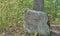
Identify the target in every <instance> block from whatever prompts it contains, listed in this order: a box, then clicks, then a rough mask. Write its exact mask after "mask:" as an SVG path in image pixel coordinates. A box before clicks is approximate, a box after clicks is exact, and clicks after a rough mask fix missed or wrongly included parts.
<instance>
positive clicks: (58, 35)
mask: <svg viewBox="0 0 60 36" xmlns="http://www.w3.org/2000/svg"><path fill="white" fill-rule="evenodd" d="M14 28H15V29H14ZM14 28H10V30H7V31H3V32H1V33H0V36H25V32H24V31H23V28H22V27H20V29H19V28H16V27H14ZM50 31H51V36H60V25H51V29H50Z"/></svg>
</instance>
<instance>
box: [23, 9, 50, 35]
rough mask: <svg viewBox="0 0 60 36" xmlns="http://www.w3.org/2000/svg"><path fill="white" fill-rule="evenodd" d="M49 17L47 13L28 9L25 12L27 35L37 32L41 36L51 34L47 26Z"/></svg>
mask: <svg viewBox="0 0 60 36" xmlns="http://www.w3.org/2000/svg"><path fill="white" fill-rule="evenodd" d="M47 22H48V16H47V14H46V13H45V12H42V11H35V10H30V9H26V10H25V12H24V24H23V26H24V30H25V32H27V33H35V32H37V33H38V34H39V36H41V35H44V36H48V35H49V34H50V31H49V26H48V25H47Z"/></svg>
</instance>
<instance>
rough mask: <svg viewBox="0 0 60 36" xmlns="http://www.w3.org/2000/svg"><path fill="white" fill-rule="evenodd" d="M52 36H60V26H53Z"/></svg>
mask: <svg viewBox="0 0 60 36" xmlns="http://www.w3.org/2000/svg"><path fill="white" fill-rule="evenodd" d="M51 36H60V25H51Z"/></svg>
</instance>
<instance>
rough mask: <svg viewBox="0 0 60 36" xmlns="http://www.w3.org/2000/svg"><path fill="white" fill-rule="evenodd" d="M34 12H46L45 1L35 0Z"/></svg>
mask: <svg viewBox="0 0 60 36" xmlns="http://www.w3.org/2000/svg"><path fill="white" fill-rule="evenodd" d="M33 9H34V10H37V11H43V10H44V0H34V6H33Z"/></svg>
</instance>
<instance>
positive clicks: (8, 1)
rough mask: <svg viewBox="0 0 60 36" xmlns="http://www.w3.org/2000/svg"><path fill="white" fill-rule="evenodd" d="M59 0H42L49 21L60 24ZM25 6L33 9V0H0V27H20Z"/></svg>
mask: <svg viewBox="0 0 60 36" xmlns="http://www.w3.org/2000/svg"><path fill="white" fill-rule="evenodd" d="M59 1H60V0H44V11H45V12H46V13H47V14H48V16H49V20H50V23H54V24H60V2H59ZM26 8H29V9H33V0H0V29H8V28H10V27H12V26H16V27H21V26H22V25H23V14H24V9H26ZM15 29H16V28H15Z"/></svg>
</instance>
